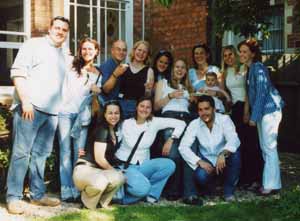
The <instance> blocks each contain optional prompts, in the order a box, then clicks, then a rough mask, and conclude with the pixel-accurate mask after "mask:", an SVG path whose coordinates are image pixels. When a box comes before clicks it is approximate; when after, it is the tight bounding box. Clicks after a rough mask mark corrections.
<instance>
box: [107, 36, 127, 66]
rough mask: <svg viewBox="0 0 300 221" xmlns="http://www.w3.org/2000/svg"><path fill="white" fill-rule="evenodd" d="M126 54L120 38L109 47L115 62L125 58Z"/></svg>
mask: <svg viewBox="0 0 300 221" xmlns="http://www.w3.org/2000/svg"><path fill="white" fill-rule="evenodd" d="M126 55H127V45H126V43H125V42H124V41H121V40H119V41H116V42H114V44H113V45H112V48H111V56H112V57H113V59H115V60H116V61H117V62H119V63H120V62H122V61H123V60H125V58H126Z"/></svg>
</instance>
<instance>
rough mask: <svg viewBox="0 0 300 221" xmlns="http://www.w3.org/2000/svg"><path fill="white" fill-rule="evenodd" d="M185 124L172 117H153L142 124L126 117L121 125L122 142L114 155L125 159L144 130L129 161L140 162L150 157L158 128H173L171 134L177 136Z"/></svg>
mask: <svg viewBox="0 0 300 221" xmlns="http://www.w3.org/2000/svg"><path fill="white" fill-rule="evenodd" d="M185 126H186V124H185V122H184V121H181V120H176V119H173V118H161V117H153V118H152V120H151V121H147V122H145V123H143V124H137V123H136V120H135V119H134V118H130V119H127V120H125V121H124V123H123V125H122V142H121V145H120V148H119V149H118V150H117V152H116V157H117V158H118V159H120V160H122V161H126V160H127V159H128V156H129V154H130V153H131V150H132V149H133V147H134V145H135V144H136V141H137V139H138V137H139V136H140V134H141V133H142V132H143V131H145V133H144V135H143V137H142V139H141V141H140V143H139V146H138V148H137V149H136V152H135V153H134V155H133V157H132V159H131V162H130V163H132V164H136V163H137V162H139V163H142V162H143V161H144V160H147V159H150V147H151V145H152V144H153V142H154V139H155V137H156V134H157V132H158V131H159V130H163V129H166V128H174V131H173V134H172V135H174V136H175V137H178V138H179V137H180V136H181V134H182V133H183V131H184V129H185Z"/></svg>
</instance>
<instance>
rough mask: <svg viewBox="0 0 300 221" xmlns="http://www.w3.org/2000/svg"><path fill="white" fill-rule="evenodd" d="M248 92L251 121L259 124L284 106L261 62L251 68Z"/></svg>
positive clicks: (248, 77) (248, 78)
mask: <svg viewBox="0 0 300 221" xmlns="http://www.w3.org/2000/svg"><path fill="white" fill-rule="evenodd" d="M247 92H248V99H249V104H250V107H251V116H250V120H251V121H254V122H258V121H260V120H261V119H262V117H263V116H264V115H266V114H269V113H273V112H275V111H278V110H281V109H282V107H283V106H284V102H283V100H282V98H281V97H280V95H279V92H278V91H277V90H276V88H275V87H274V86H273V85H272V83H271V80H270V77H269V71H268V69H267V68H266V67H265V66H264V65H263V64H262V63H260V62H256V63H253V64H251V66H250V70H249V74H248V76H247Z"/></svg>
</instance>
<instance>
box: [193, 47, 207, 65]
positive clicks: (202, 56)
mask: <svg viewBox="0 0 300 221" xmlns="http://www.w3.org/2000/svg"><path fill="white" fill-rule="evenodd" d="M208 57H209V55H208V54H207V53H206V51H205V49H204V48H201V47H199V48H196V49H195V50H194V60H195V61H196V63H197V64H198V65H203V64H207V59H208Z"/></svg>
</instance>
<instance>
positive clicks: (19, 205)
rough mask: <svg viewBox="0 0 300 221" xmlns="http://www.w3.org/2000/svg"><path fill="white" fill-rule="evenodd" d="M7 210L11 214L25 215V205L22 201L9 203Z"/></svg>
mask: <svg viewBox="0 0 300 221" xmlns="http://www.w3.org/2000/svg"><path fill="white" fill-rule="evenodd" d="M7 210H8V212H9V213H11V214H22V213H24V203H23V202H22V200H14V201H11V202H8V203H7Z"/></svg>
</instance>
